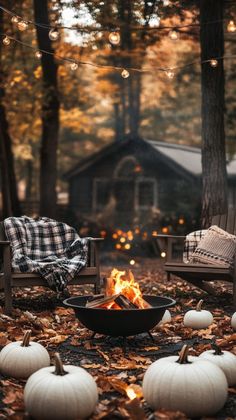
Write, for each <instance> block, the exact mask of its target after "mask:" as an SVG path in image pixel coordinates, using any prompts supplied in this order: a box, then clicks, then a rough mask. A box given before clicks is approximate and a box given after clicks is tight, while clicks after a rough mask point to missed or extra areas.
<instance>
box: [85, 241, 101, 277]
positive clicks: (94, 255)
mask: <svg viewBox="0 0 236 420" xmlns="http://www.w3.org/2000/svg"><path fill="white" fill-rule="evenodd" d="M89 239H90V241H89V253H88V266H89V267H97V269H98V270H99V248H100V243H101V242H103V241H104V238H89Z"/></svg>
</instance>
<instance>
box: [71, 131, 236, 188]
mask: <svg viewBox="0 0 236 420" xmlns="http://www.w3.org/2000/svg"><path fill="white" fill-rule="evenodd" d="M130 141H142V142H145V143H146V144H148V145H149V146H150V148H151V149H154V150H155V151H156V152H158V154H159V156H160V155H163V157H164V158H167V159H168V161H169V162H171V163H172V164H173V165H175V166H176V167H179V169H183V170H184V171H185V172H187V173H188V174H189V175H192V176H197V177H198V176H201V173H202V163H201V149H200V148H198V147H193V146H186V145H180V144H172V143H165V142H162V141H155V140H148V139H140V138H138V139H131V138H129V139H126V140H122V141H120V142H114V143H111V144H109V145H108V146H105V147H104V148H102V149H101V150H100V151H99V152H96V153H94V154H92V155H91V156H89V157H87V158H85V159H83V160H81V161H80V162H79V163H78V164H76V165H75V166H74V167H73V168H72V169H71V170H69V171H68V172H67V173H65V175H64V178H65V179H66V180H69V179H70V178H73V177H74V176H76V175H78V174H79V173H81V172H83V171H84V170H86V169H88V168H89V167H90V166H93V165H94V164H95V163H97V162H99V160H100V159H104V158H105V157H108V156H110V155H112V153H115V152H117V151H118V150H120V149H121V148H123V147H125V146H127V145H128V144H129V142H130ZM227 173H228V175H229V176H230V177H234V176H236V159H233V160H231V161H230V162H229V163H228V164H227Z"/></svg>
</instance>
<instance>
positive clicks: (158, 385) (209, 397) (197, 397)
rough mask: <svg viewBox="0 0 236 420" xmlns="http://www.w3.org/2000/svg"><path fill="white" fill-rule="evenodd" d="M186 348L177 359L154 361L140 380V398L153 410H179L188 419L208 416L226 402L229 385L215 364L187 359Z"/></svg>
mask: <svg viewBox="0 0 236 420" xmlns="http://www.w3.org/2000/svg"><path fill="white" fill-rule="evenodd" d="M187 353H188V346H187V345H185V346H183V348H182V350H181V352H180V356H179V357H178V356H169V357H164V358H162V359H159V360H157V361H156V362H154V363H152V364H151V365H150V366H149V368H148V369H147V371H146V373H145V375H144V379H143V386H142V387H143V395H144V398H145V399H146V401H147V403H148V404H149V405H150V406H151V407H152V408H153V410H159V409H161V408H163V409H166V410H172V411H177V410H179V411H182V412H183V413H185V414H186V415H187V416H188V417H191V418H192V417H201V416H211V415H214V414H215V413H217V412H218V411H219V410H220V409H221V408H222V407H223V406H224V404H225V402H226V399H227V390H228V384H227V380H226V377H225V374H224V372H223V371H222V370H221V369H220V368H219V367H218V366H216V365H215V364H214V363H211V362H208V361H207V360H203V359H199V358H198V357H191V356H190V357H189V358H188V357H187Z"/></svg>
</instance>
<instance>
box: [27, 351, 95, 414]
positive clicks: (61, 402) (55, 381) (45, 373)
mask: <svg viewBox="0 0 236 420" xmlns="http://www.w3.org/2000/svg"><path fill="white" fill-rule="evenodd" d="M24 401H25V408H26V411H27V412H28V413H29V415H30V416H32V417H33V418H34V419H36V420H37V419H38V420H39V419H40V420H42V419H43V420H55V419H56V420H65V419H66V420H75V419H78V418H81V419H82V418H86V417H88V416H90V415H91V414H92V412H93V411H94V409H95V406H96V404H97V401H98V390H97V385H96V383H95V381H94V379H93V377H92V376H91V375H90V374H89V373H88V372H86V370H84V369H83V368H81V367H78V366H72V365H67V366H66V367H65V369H64V367H63V365H62V362H61V359H60V356H59V354H55V367H54V366H50V367H46V368H43V369H40V370H38V371H37V372H35V373H34V374H33V375H31V376H30V378H29V379H28V381H27V383H26V386H25V390H24Z"/></svg>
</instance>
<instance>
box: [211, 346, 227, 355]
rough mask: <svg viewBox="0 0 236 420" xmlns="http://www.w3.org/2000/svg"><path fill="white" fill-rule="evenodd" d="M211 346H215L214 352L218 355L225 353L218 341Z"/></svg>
mask: <svg viewBox="0 0 236 420" xmlns="http://www.w3.org/2000/svg"><path fill="white" fill-rule="evenodd" d="M211 347H212V348H213V350H215V352H214V354H215V355H217V356H220V355H221V354H224V353H223V351H222V350H221V348H220V347H219V346H217V344H216V343H212V344H211Z"/></svg>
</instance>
